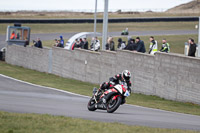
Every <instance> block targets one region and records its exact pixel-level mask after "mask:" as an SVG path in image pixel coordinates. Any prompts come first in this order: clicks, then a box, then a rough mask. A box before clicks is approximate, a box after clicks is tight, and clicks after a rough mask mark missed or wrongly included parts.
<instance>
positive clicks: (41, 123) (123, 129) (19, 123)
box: [0, 112, 198, 133]
mask: <svg viewBox="0 0 200 133" xmlns="http://www.w3.org/2000/svg"><path fill="white" fill-rule="evenodd" d="M0 132H1V133H33V132H34V133H102V132H103V133H111V132H120V133H133V132H134V133H135V132H137V133H198V132H197V131H189V130H179V129H160V128H150V127H142V126H128V125H124V124H119V123H103V122H95V121H90V120H83V119H77V118H69V117H63V116H51V115H38V114H17V113H6V112H0Z"/></svg>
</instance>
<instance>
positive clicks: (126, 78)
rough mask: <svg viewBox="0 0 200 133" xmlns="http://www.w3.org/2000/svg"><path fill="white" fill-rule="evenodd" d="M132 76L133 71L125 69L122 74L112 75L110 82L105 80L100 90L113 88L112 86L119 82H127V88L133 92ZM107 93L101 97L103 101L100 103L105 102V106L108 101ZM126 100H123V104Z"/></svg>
mask: <svg viewBox="0 0 200 133" xmlns="http://www.w3.org/2000/svg"><path fill="white" fill-rule="evenodd" d="M130 78H131V73H130V71H128V70H124V71H123V72H122V73H121V74H117V75H115V76H114V77H111V78H110V79H109V82H103V83H102V84H101V86H100V88H99V90H102V91H103V92H105V91H106V90H108V89H111V88H112V87H114V86H115V85H117V84H124V83H126V85H127V90H128V91H129V93H131V81H130ZM105 97H106V95H105V96H104V97H103V98H101V102H100V103H103V104H104V105H103V106H104V107H105V103H106V100H105V99H106V98H105ZM125 102H126V101H125V99H124V101H122V104H124V103H125Z"/></svg>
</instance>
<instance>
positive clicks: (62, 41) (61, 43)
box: [60, 36, 64, 48]
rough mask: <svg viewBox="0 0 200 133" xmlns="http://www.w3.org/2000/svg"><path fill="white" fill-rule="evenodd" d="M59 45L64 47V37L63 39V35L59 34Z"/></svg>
mask: <svg viewBox="0 0 200 133" xmlns="http://www.w3.org/2000/svg"><path fill="white" fill-rule="evenodd" d="M60 47H61V48H64V39H63V36H60Z"/></svg>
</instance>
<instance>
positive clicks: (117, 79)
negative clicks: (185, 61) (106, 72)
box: [100, 74, 131, 91]
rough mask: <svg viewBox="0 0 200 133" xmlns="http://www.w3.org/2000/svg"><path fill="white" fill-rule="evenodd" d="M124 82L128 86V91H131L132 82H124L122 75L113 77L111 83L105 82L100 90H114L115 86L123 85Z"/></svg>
mask: <svg viewBox="0 0 200 133" xmlns="http://www.w3.org/2000/svg"><path fill="white" fill-rule="evenodd" d="M122 82H125V83H126V84H127V87H128V90H129V91H131V81H124V80H123V79H122V75H121V74H118V75H115V76H114V77H111V78H110V79H109V82H104V83H103V84H102V85H101V87H100V89H102V90H107V89H110V88H112V87H113V86H115V85H117V84H121V83H122Z"/></svg>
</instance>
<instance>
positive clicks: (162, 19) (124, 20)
mask: <svg viewBox="0 0 200 133" xmlns="http://www.w3.org/2000/svg"><path fill="white" fill-rule="evenodd" d="M108 21H109V23H128V22H182V21H199V17H159V18H110V19H109V20H108ZM0 23H44V24H45V23H52V24H53V23H94V19H92V18H91V19H90V18H88V19H0ZM97 23H103V19H97Z"/></svg>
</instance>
